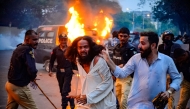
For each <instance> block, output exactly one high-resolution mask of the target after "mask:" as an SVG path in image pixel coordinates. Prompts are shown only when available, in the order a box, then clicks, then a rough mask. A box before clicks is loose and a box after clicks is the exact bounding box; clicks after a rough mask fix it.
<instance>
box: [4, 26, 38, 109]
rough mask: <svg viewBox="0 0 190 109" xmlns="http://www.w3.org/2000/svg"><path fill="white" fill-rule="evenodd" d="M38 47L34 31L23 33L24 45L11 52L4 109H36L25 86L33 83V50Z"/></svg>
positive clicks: (34, 69) (34, 67) (34, 70)
mask: <svg viewBox="0 0 190 109" xmlns="http://www.w3.org/2000/svg"><path fill="white" fill-rule="evenodd" d="M37 45H38V35H37V33H36V32H35V31H34V30H28V31H26V33H25V38H24V43H23V44H19V46H18V47H17V48H16V49H15V50H14V51H13V54H12V58H11V62H10V67H9V71H8V81H7V82H6V84H5V88H6V91H7V94H8V100H7V106H6V109H17V108H18V105H21V106H22V107H23V108H26V109H37V107H36V104H35V102H34V100H33V98H32V95H31V92H30V90H29V88H28V87H27V85H28V84H29V83H30V82H31V83H32V84H33V85H35V83H34V81H35V78H36V76H37V75H36V74H37V69H36V66H35V59H34V54H33V49H36V47H37Z"/></svg>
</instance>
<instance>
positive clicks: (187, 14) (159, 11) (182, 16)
mask: <svg viewBox="0 0 190 109" xmlns="http://www.w3.org/2000/svg"><path fill="white" fill-rule="evenodd" d="M146 1H151V2H152V5H153V8H152V9H153V14H154V16H155V18H156V19H158V20H159V21H160V22H170V23H172V24H174V25H175V26H176V27H178V28H179V30H180V31H181V33H182V34H183V33H184V32H187V33H190V30H189V29H190V7H189V5H190V1H189V0H156V2H155V0H140V4H141V5H142V4H144V3H145V2H146Z"/></svg>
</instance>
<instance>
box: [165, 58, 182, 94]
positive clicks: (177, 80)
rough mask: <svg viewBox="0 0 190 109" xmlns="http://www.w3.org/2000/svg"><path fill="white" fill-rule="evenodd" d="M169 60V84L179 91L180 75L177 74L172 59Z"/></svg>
mask: <svg viewBox="0 0 190 109" xmlns="http://www.w3.org/2000/svg"><path fill="white" fill-rule="evenodd" d="M169 59H170V60H169V61H168V62H170V63H169V69H168V74H169V75H170V78H171V79H172V83H171V84H170V87H172V88H174V89H175V90H176V91H178V90H179V89H180V84H181V81H182V78H181V74H180V73H179V72H178V70H177V68H176V66H175V64H174V61H173V60H172V58H169Z"/></svg>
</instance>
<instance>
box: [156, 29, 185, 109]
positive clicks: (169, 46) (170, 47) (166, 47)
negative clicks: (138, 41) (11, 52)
mask: <svg viewBox="0 0 190 109" xmlns="http://www.w3.org/2000/svg"><path fill="white" fill-rule="evenodd" d="M162 40H163V44H160V45H159V46H158V51H159V52H161V53H163V54H165V55H168V56H170V57H171V58H173V53H174V50H175V49H176V48H181V47H180V45H179V44H177V43H173V41H174V34H173V33H172V32H170V31H165V32H164V33H163V34H162ZM170 83H171V79H170V77H169V75H167V86H166V87H167V88H169V85H170ZM173 108H174V97H173V95H171V96H170V97H169V99H168V109H173Z"/></svg>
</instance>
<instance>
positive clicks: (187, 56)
mask: <svg viewBox="0 0 190 109" xmlns="http://www.w3.org/2000/svg"><path fill="white" fill-rule="evenodd" d="M174 59H175V63H176V67H177V69H178V70H179V72H182V73H183V77H184V78H183V81H182V84H181V89H180V98H179V102H178V105H177V108H176V109H186V105H187V103H188V100H189V98H190V52H189V51H185V50H183V49H181V48H177V49H175V50H174Z"/></svg>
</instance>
